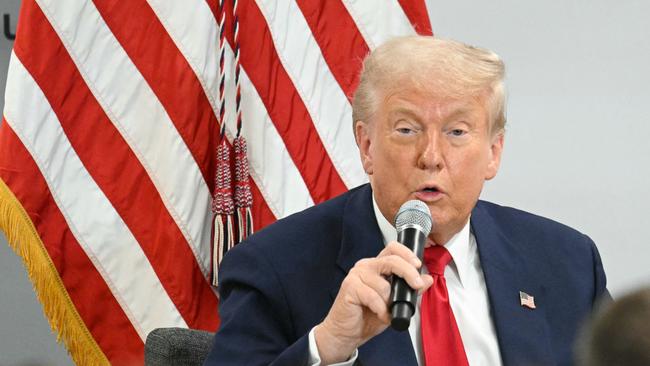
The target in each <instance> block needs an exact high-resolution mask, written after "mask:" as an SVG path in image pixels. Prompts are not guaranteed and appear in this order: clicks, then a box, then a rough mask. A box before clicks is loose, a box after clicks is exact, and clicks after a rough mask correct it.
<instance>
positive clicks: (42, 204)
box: [0, 0, 431, 365]
mask: <svg viewBox="0 0 650 366" xmlns="http://www.w3.org/2000/svg"><path fill="white" fill-rule="evenodd" d="M225 8H226V9H228V8H230V9H232V8H233V4H232V2H230V1H227V2H226V3H225ZM217 12H218V4H217V1H215V0H209V1H206V0H183V1H174V0H128V1H119V0H94V1H90V0H24V1H23V2H22V7H21V13H20V17H19V21H18V26H17V32H16V40H15V44H14V50H13V53H12V56H11V62H10V66H9V73H8V77H7V86H6V96H5V98H6V99H5V110H4V114H3V123H2V125H1V127H0V228H1V229H2V230H3V231H4V232H5V234H6V236H7V238H8V241H9V243H10V245H11V246H12V247H13V248H14V250H16V252H17V253H18V254H19V255H20V256H21V257H22V258H23V260H24V262H25V265H26V268H27V270H28V272H29V275H30V278H31V280H32V282H33V284H34V287H35V290H36V292H37V295H38V297H39V300H40V301H41V302H42V304H43V309H44V312H45V313H46V316H47V317H48V319H49V321H50V324H51V326H52V327H53V329H54V330H55V331H56V332H57V333H58V335H59V336H60V338H61V339H62V340H63V342H64V343H65V344H66V346H67V348H68V350H69V351H70V352H71V355H72V357H73V359H74V361H75V362H76V363H77V364H108V363H111V364H116V365H126V364H142V362H143V347H144V340H145V339H146V336H147V334H148V333H149V332H150V331H151V330H153V329H155V328H158V327H189V328H195V329H205V330H211V331H214V330H215V329H216V328H217V326H218V323H219V319H218V314H217V311H216V309H217V303H218V299H217V295H216V292H215V290H214V288H212V287H211V285H210V282H209V275H210V265H211V238H210V236H211V221H212V212H211V210H210V200H211V192H212V190H213V188H214V175H215V154H216V148H217V145H218V141H219V128H220V123H219V119H218V116H219V113H218V112H219V109H218V101H219V95H218V94H219V86H218V82H219V28H218V21H217V19H218V17H217ZM232 20H233V18H232V14H231V13H229V15H228V17H227V19H226V22H225V24H226V28H225V35H226V38H227V39H228V44H227V45H226V48H225V55H226V57H225V59H226V63H225V70H226V72H225V78H226V79H225V93H226V94H225V104H226V114H225V119H224V121H225V125H226V134H227V138H228V140H229V141H232V138H233V137H234V136H235V135H236V120H235V113H233V111H234V110H235V107H234V106H235V85H234V84H235V82H234V62H233V49H234V47H235V44H234V43H233V41H234V34H233V28H232V24H233V21H232ZM238 21H239V35H238V40H239V46H240V50H241V56H240V61H241V67H242V70H241V76H240V78H241V79H240V83H241V103H242V104H241V110H242V118H243V119H242V122H243V125H242V135H243V136H244V137H245V138H246V139H247V140H248V159H249V162H250V174H251V178H252V193H253V199H254V206H253V210H252V213H253V218H254V221H255V225H256V228H257V229H259V228H261V227H264V226H265V225H268V224H270V223H272V222H273V221H275V220H276V219H277V218H281V217H284V216H287V215H289V214H291V213H294V212H297V211H299V210H302V209H305V208H307V207H309V206H311V205H314V204H317V203H319V202H322V201H324V200H327V199H329V198H331V197H333V196H336V195H338V194H340V193H342V192H344V191H346V190H347V189H349V188H352V187H354V186H357V185H359V184H361V183H364V182H365V181H366V179H367V178H366V176H365V174H364V173H363V170H362V168H361V165H360V162H359V157H358V152H357V149H356V147H355V144H354V140H353V135H352V127H351V123H352V120H351V115H352V111H351V105H350V98H351V95H352V93H353V91H354V89H355V87H356V84H357V81H358V73H359V67H360V64H361V60H362V59H363V57H364V56H365V55H366V54H367V52H368V51H369V50H370V49H373V48H374V47H375V46H377V45H379V44H380V43H382V42H383V41H384V40H386V39H388V38H390V37H393V36H396V35H407V34H415V33H420V34H431V27H430V22H429V18H428V15H427V11H426V7H425V4H424V0H382V1H376V0H321V1H316V0H256V1H251V0H240V1H239V3H238Z"/></svg>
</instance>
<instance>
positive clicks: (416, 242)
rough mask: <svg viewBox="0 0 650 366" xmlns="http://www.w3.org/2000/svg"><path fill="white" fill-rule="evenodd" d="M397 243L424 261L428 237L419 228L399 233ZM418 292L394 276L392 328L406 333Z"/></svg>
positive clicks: (391, 308) (391, 290) (403, 230)
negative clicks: (423, 256)
mask: <svg viewBox="0 0 650 366" xmlns="http://www.w3.org/2000/svg"><path fill="white" fill-rule="evenodd" d="M397 241H398V242H400V243H402V244H403V245H405V246H407V247H408V248H409V249H411V250H412V251H413V253H415V255H417V257H418V258H419V259H420V260H422V255H423V253H424V244H425V243H426V242H427V237H426V236H425V235H424V233H423V232H422V231H421V230H420V229H419V228H417V227H406V228H404V229H402V231H399V232H398V233H397ZM417 298H418V296H417V291H416V290H414V289H412V288H411V286H409V285H408V284H407V283H406V281H404V279H403V278H401V277H399V276H396V275H393V282H392V284H391V289H390V311H391V316H392V320H391V323H390V324H391V327H392V328H393V329H395V330H398V331H405V330H407V329H408V327H409V324H410V323H411V317H412V316H413V314H415V307H416V306H417Z"/></svg>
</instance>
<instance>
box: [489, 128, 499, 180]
mask: <svg viewBox="0 0 650 366" xmlns="http://www.w3.org/2000/svg"><path fill="white" fill-rule="evenodd" d="M502 152H503V132H499V133H497V134H496V135H494V137H492V142H491V145H490V158H489V159H490V160H489V161H488V165H487V170H486V172H485V180H490V179H492V178H494V177H495V176H496V175H497V172H498V171H499V165H500V164H501V153H502Z"/></svg>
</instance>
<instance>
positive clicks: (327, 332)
mask: <svg viewBox="0 0 650 366" xmlns="http://www.w3.org/2000/svg"><path fill="white" fill-rule="evenodd" d="M409 202H419V203H409ZM409 202H407V203H405V204H404V205H402V208H401V209H400V210H399V212H398V214H397V216H396V217H397V218H398V222H399V223H400V226H399V227H400V228H401V230H399V229H398V239H399V238H402V244H404V243H407V245H410V248H415V249H416V250H417V251H419V259H418V257H417V256H416V254H417V252H415V253H414V252H413V250H412V249H409V247H407V246H406V245H402V244H400V243H398V242H396V241H393V242H390V243H388V245H386V247H385V248H384V249H383V250H382V251H381V252H380V253H379V255H377V256H376V257H374V258H364V259H361V260H360V261H358V262H357V263H356V264H355V265H354V267H353V268H352V269H350V271H349V272H348V275H347V276H346V277H345V278H344V279H343V282H342V283H341V287H340V289H339V292H338V294H337V296H336V299H334V304H333V305H332V307H331V308H330V310H329V313H328V314H327V316H326V317H325V319H324V320H323V322H321V323H320V324H319V325H317V326H316V327H315V328H314V336H315V339H316V345H317V348H318V352H319V355H320V357H321V362H323V363H324V364H329V363H336V362H342V361H345V360H347V359H348V358H349V356H350V355H351V354H352V353H353V351H354V350H355V349H356V348H358V347H359V346H361V345H362V344H364V343H365V342H367V341H368V340H369V339H370V338H372V337H374V336H376V335H377V334H379V333H381V332H383V331H384V330H385V329H386V328H387V327H388V326H389V325H390V324H391V322H393V319H395V318H397V319H402V318H401V315H400V314H402V313H403V314H405V315H406V318H407V319H406V323H405V325H406V328H408V322H409V321H410V316H409V315H408V314H409V313H410V315H412V314H413V311H414V309H415V305H414V304H415V299H416V295H415V294H413V295H411V297H410V298H407V299H403V298H402V296H401V295H400V296H399V297H396V298H392V297H391V287H392V285H391V282H389V280H388V279H387V278H388V277H389V276H393V278H394V279H397V278H399V281H398V282H401V283H402V285H403V286H406V287H402V285H400V286H399V287H400V288H403V289H404V290H399V291H396V292H397V293H399V294H402V293H407V294H408V293H409V291H410V290H411V289H413V291H414V293H415V291H417V290H420V291H424V290H426V289H427V288H429V286H431V284H432V283H433V279H432V278H431V276H429V275H421V274H420V271H419V268H420V266H421V265H422V252H423V248H424V244H425V243H426V237H427V235H428V233H429V230H431V216H430V214H429V208H428V207H427V206H426V205H425V204H424V203H423V202H420V201H409ZM414 210H415V211H418V212H414ZM420 220H422V222H420ZM402 222H404V223H403V224H402ZM427 222H428V224H427ZM420 228H421V230H420ZM425 229H426V230H425ZM414 230H415V231H414ZM425 231H426V232H425ZM399 233H401V234H399ZM400 235H401V236H400ZM420 236H421V237H420ZM408 243H412V244H408ZM418 248H420V249H418ZM407 296H408V295H407ZM391 299H392V301H391ZM408 299H412V302H409V301H410V300H408ZM389 304H390V305H393V306H392V308H393V309H395V310H393V311H395V312H396V313H397V315H398V316H397V317H395V316H391V309H390V307H389ZM398 304H402V305H398ZM411 305H413V308H412V309H413V311H409V310H408V309H406V310H404V309H403V307H404V306H406V307H407V308H408V307H409V306H411ZM397 323H399V324H402V326H403V324H404V320H401V321H400V320H397ZM399 324H398V326H399ZM406 328H404V329H406Z"/></svg>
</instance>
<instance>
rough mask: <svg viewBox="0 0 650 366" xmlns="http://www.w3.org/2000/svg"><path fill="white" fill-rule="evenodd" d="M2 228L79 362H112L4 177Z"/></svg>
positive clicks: (0, 194) (0, 198) (0, 186)
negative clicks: (82, 318) (88, 326)
mask: <svg viewBox="0 0 650 366" xmlns="http://www.w3.org/2000/svg"><path fill="white" fill-rule="evenodd" d="M0 229H1V230H2V231H3V232H4V233H5V236H6V237H7V241H8V243H9V246H10V247H11V249H13V251H14V252H16V254H17V255H18V256H20V257H21V258H22V260H23V264H24V265H25V269H26V270H27V274H28V275H29V278H30V280H31V282H32V285H33V286H34V291H35V292H36V296H37V297H38V300H39V301H40V302H41V304H42V305H43V312H44V313H45V316H46V317H47V319H48V321H49V323H50V327H52V331H53V332H54V333H55V334H56V335H57V342H60V341H61V340H63V343H64V344H65V346H66V348H67V349H68V352H69V353H70V356H71V357H72V360H73V361H74V362H75V364H77V365H110V363H109V361H108V359H107V358H106V355H104V353H103V352H102V350H101V349H100V348H99V345H98V344H97V342H95V339H94V338H93V337H92V335H91V334H90V331H89V330H88V328H87V327H86V324H85V323H84V322H83V320H81V317H80V316H79V313H78V312H77V309H76V308H75V307H74V304H73V303H72V299H70V296H69V295H68V291H67V290H66V288H65V286H64V285H63V281H62V280H61V277H59V273H58V272H57V270H56V267H54V263H52V259H51V258H50V256H49V254H48V253H47V249H45V246H44V245H43V242H42V241H41V238H40V237H39V236H38V233H37V231H36V228H35V227H34V224H33V223H32V221H31V220H30V218H29V216H28V215H27V213H26V212H25V209H24V208H23V206H22V205H21V204H20V202H19V201H18V199H17V198H16V197H15V196H14V194H13V192H11V190H10V189H9V187H7V185H6V184H5V182H4V181H3V180H2V179H0Z"/></svg>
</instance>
